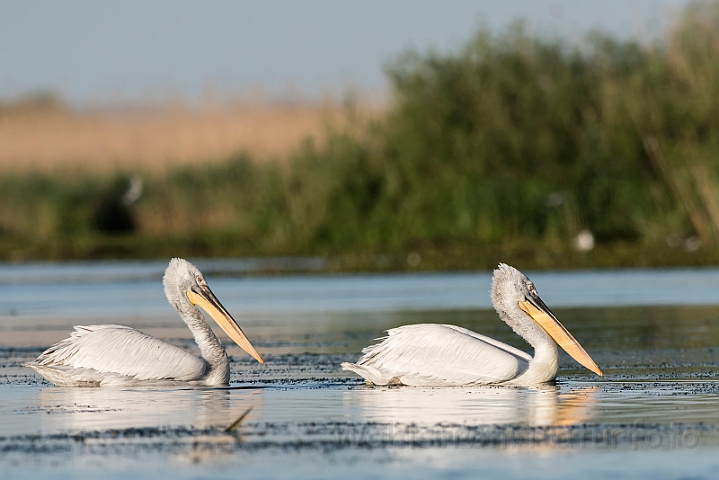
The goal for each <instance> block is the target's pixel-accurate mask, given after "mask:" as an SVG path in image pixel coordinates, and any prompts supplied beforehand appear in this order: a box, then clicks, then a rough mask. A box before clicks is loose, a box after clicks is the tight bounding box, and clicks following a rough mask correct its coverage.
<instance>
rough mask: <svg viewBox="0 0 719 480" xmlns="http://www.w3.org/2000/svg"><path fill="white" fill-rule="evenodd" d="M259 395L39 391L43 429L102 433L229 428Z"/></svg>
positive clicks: (196, 391) (220, 391) (192, 391)
mask: <svg viewBox="0 0 719 480" xmlns="http://www.w3.org/2000/svg"><path fill="white" fill-rule="evenodd" d="M261 401H262V397H261V395H257V394H256V392H254V391H244V392H231V391H229V390H223V389H212V390H200V389H183V390H179V389H149V388H144V389H119V388H71V387H69V388H68V387H53V388H43V389H41V390H39V391H38V399H37V403H38V407H39V408H40V409H41V410H42V411H44V412H46V413H47V414H48V415H46V416H45V418H44V420H43V430H44V431H46V432H52V431H68V430H74V431H77V430H101V429H111V428H130V427H134V428H151V427H158V426H168V425H191V426H193V427H196V428H205V427H210V426H217V425H226V424H229V423H230V422H231V421H232V420H233V419H234V418H236V417H237V415H238V412H242V409H243V406H244V408H247V407H249V406H251V405H253V406H257V405H259V404H261Z"/></svg>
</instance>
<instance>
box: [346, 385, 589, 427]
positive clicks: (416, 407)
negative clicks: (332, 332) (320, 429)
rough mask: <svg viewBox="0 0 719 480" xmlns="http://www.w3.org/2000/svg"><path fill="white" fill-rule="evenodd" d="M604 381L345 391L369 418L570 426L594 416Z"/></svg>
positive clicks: (350, 402) (427, 422)
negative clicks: (572, 384)
mask: <svg viewBox="0 0 719 480" xmlns="http://www.w3.org/2000/svg"><path fill="white" fill-rule="evenodd" d="M598 389H599V387H598V386H596V385H595V386H591V387H586V388H579V389H566V390H565V391H563V389H562V388H560V387H559V386H553V385H547V386H541V387H537V388H512V387H492V386H481V387H471V388H432V389H423V388H367V389H364V390H362V391H348V392H345V394H344V397H343V403H344V406H345V408H355V409H359V410H360V412H359V414H360V416H361V417H363V420H364V421H366V422H378V423H406V424H409V423H415V424H422V425H436V424H466V425H506V424H518V425H528V426H550V425H551V426H564V425H574V424H578V423H581V422H585V421H587V420H588V419H590V418H592V417H593V416H594V408H595V404H596V400H595V398H594V397H595V395H596V393H597V391H598Z"/></svg>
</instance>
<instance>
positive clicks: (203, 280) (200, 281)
mask: <svg viewBox="0 0 719 480" xmlns="http://www.w3.org/2000/svg"><path fill="white" fill-rule="evenodd" d="M195 280H197V284H198V285H207V282H205V279H204V278H202V275H198V276H197V277H195Z"/></svg>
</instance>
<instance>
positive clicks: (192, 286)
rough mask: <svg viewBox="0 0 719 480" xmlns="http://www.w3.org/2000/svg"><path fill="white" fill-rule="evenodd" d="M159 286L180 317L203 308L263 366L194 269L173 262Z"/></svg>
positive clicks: (253, 349)
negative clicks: (189, 311)
mask: <svg viewBox="0 0 719 480" xmlns="http://www.w3.org/2000/svg"><path fill="white" fill-rule="evenodd" d="M162 284H163V285H164V287H165V295H166V296H167V299H168V300H169V302H170V303H171V304H172V306H173V307H175V308H176V309H177V311H179V312H180V314H182V313H183V312H184V311H186V310H187V309H188V308H192V309H194V308H195V307H202V309H203V310H204V311H205V312H207V314H208V315H209V316H210V317H212V319H213V320H214V321H215V322H217V324H218V325H219V326H220V328H222V330H224V331H225V333H226V334H227V335H229V337H230V338H231V339H232V340H234V341H235V343H237V345H239V346H240V348H242V349H243V350H244V351H245V352H247V353H249V354H250V355H252V356H253V357H254V358H255V359H256V360H257V361H258V362H260V363H265V362H264V360H262V357H260V354H259V353H257V351H256V350H255V348H254V347H253V346H252V344H251V343H250V341H249V340H248V339H247V337H246V336H245V334H244V332H242V329H241V328H240V326H239V325H238V324H237V322H236V321H235V319H234V318H232V315H230V313H229V312H228V311H227V310H226V309H225V307H223V306H222V304H221V303H220V301H219V300H217V297H215V294H214V293H212V290H210V287H208V286H207V282H206V281H205V277H203V276H202V272H200V270H199V269H198V268H197V267H196V266H194V265H193V264H191V263H190V262H188V261H187V260H183V259H182V258H173V259H172V260H170V264H169V265H168V266H167V269H166V270H165V276H164V277H163V279H162ZM188 301H189V304H188ZM183 318H184V315H183Z"/></svg>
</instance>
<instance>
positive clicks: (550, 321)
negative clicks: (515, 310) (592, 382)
mask: <svg viewBox="0 0 719 480" xmlns="http://www.w3.org/2000/svg"><path fill="white" fill-rule="evenodd" d="M519 308H521V309H522V310H524V312H525V313H526V314H527V315H529V316H530V317H532V319H533V320H534V321H535V322H537V323H538V324H539V326H541V327H542V328H543V329H544V330H545V331H546V332H547V333H548V334H549V336H551V337H552V338H553V339H554V341H555V342H557V343H558V344H559V346H560V347H562V348H563V349H564V351H565V352H567V353H568V354H569V355H570V356H571V357H572V358H573V359H575V360H576V361H577V362H579V363H580V364H582V365H583V366H585V367H586V368H588V369H589V370H591V371H593V372H594V373H596V374H597V375H599V376H600V377H603V376H604V374H603V373H602V371H601V370H599V367H598V366H597V364H596V363H594V360H592V357H590V356H589V354H588V353H587V352H586V351H585V350H584V348H582V346H581V345H580V344H579V342H578V341H576V340H575V339H574V337H573V336H572V334H571V333H569V331H568V330H567V329H566V328H564V325H562V324H561V323H559V320H557V317H555V316H554V314H553V313H552V311H551V310H550V309H549V307H547V306H546V305H545V304H544V302H543V301H542V299H541V298H539V297H538V296H537V297H532V298H528V299H527V300H525V301H522V302H519Z"/></svg>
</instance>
